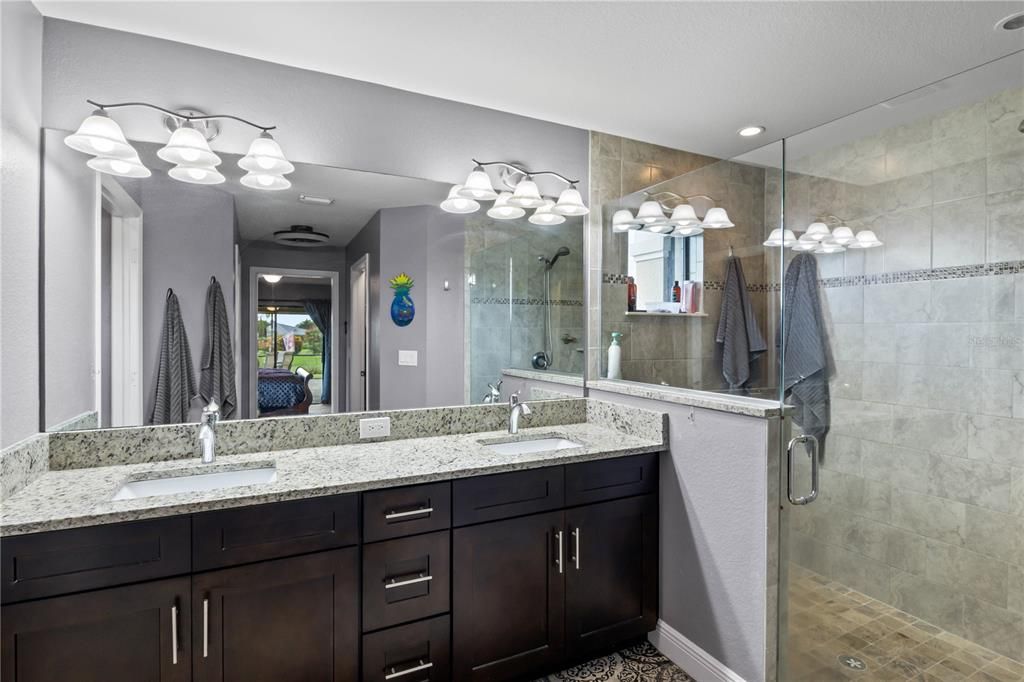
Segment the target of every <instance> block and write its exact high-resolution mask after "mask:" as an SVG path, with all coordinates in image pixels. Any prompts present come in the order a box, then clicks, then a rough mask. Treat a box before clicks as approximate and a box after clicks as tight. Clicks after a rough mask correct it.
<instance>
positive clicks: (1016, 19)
mask: <svg viewBox="0 0 1024 682" xmlns="http://www.w3.org/2000/svg"><path fill="white" fill-rule="evenodd" d="M1022 28H1024V12H1017V13H1016V14H1011V15H1010V16H1008V17H1006V18H1005V19H1001V20H1000V21H999V23H997V24H996V30H997V31H998V30H999V29H1003V30H1005V31H1019V30H1020V29H1022Z"/></svg>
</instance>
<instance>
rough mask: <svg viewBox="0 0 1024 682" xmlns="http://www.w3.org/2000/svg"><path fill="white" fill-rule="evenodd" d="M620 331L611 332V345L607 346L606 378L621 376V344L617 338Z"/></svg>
mask: <svg viewBox="0 0 1024 682" xmlns="http://www.w3.org/2000/svg"><path fill="white" fill-rule="evenodd" d="M621 337H622V332H612V345H610V346H608V378H609V379H621V378H622V346H620V345H619V339H620V338H621Z"/></svg>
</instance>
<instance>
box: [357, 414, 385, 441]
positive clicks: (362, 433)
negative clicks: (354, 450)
mask: <svg viewBox="0 0 1024 682" xmlns="http://www.w3.org/2000/svg"><path fill="white" fill-rule="evenodd" d="M390 435H391V417H375V418H373V419H360V420H359V437H360V438H387V437H388V436H390Z"/></svg>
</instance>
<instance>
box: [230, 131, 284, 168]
mask: <svg viewBox="0 0 1024 682" xmlns="http://www.w3.org/2000/svg"><path fill="white" fill-rule="evenodd" d="M238 167H239V168H241V169H242V170H245V171H249V172H250V173H269V174H270V175H284V174H286V173H291V172H292V171H293V170H295V166H293V165H292V163H291V162H290V161H289V160H288V159H286V158H285V156H284V152H283V151H281V145H279V144H278V143H277V140H275V139H274V138H273V136H271V134H270V133H268V132H266V131H263V132H262V133H260V135H259V137H257V138H256V139H255V140H253V141H252V143H251V144H250V145H249V151H248V153H246V155H245V156H243V157H242V158H241V159H239V160H238Z"/></svg>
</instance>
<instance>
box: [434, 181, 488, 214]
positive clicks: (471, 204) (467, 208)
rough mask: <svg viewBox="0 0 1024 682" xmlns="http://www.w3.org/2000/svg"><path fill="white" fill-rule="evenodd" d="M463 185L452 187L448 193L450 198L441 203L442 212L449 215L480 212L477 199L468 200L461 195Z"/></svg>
mask: <svg viewBox="0 0 1024 682" xmlns="http://www.w3.org/2000/svg"><path fill="white" fill-rule="evenodd" d="M461 189H462V185H452V189H451V191H450V192H448V198H447V199H445V200H444V201H442V202H441V210H442V211H447V212H448V213H473V212H474V211H478V210H480V204H479V203H478V202H477V201H476V200H475V199H467V198H466V197H464V196H461V195H460V194H459V191H460V190H461Z"/></svg>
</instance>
